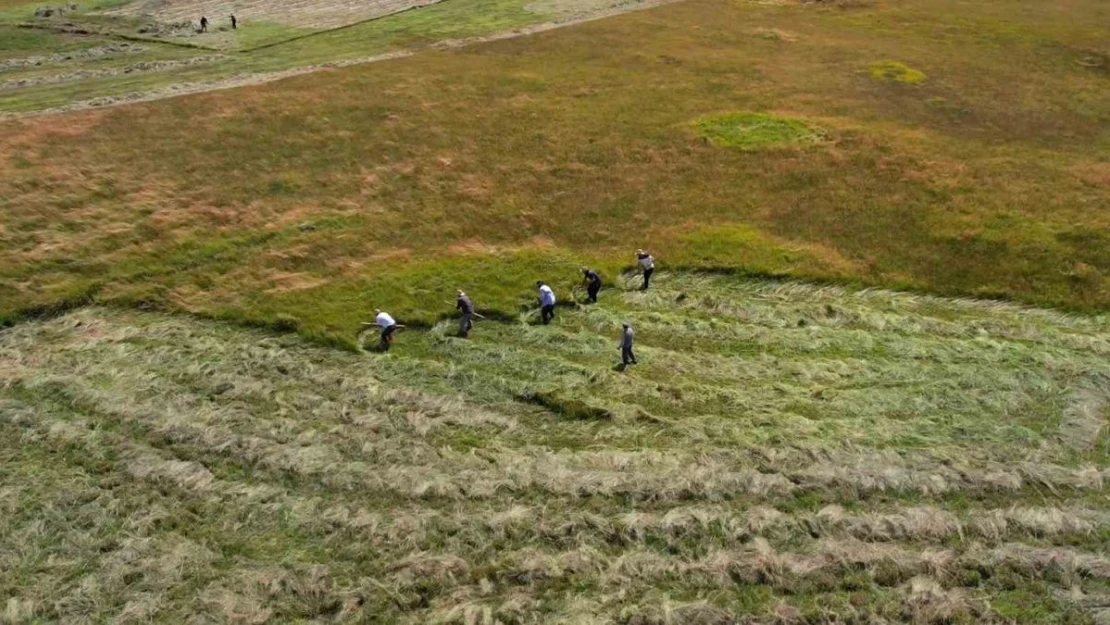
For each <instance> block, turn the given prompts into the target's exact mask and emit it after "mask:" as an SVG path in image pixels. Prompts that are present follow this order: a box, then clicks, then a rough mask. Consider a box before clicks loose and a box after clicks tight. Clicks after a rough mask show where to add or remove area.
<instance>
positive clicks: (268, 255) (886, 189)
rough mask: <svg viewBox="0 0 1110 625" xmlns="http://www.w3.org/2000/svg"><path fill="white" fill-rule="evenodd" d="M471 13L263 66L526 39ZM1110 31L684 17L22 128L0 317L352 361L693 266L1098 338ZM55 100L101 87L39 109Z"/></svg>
mask: <svg viewBox="0 0 1110 625" xmlns="http://www.w3.org/2000/svg"><path fill="white" fill-rule="evenodd" d="M467 1H468V0H451V1H450V2H444V3H442V4H439V5H436V6H433V7H429V8H428V9H421V10H419V11H415V12H411V13H407V14H405V16H408V17H405V18H404V20H408V21H403V20H402V21H382V22H376V23H375V24H377V26H372V27H371V26H367V28H376V29H378V30H377V31H373V32H377V34H378V36H379V37H380V38H377V37H370V38H366V36H367V33H369V32H372V31H367V30H362V31H359V30H352V29H349V30H345V31H338V32H336V33H332V34H330V35H328V36H327V37H329V38H316V37H312V38H309V39H304V40H300V41H297V42H292V43H290V44H287V45H283V46H278V47H275V48H272V49H268V50H267V51H262V52H265V54H264V55H262V54H261V52H260V55H259V59H260V58H261V57H262V56H270V57H274V60H273V61H272V62H273V63H274V64H275V66H276V65H278V64H281V63H285V62H287V60H288V59H289V58H290V57H294V56H300V57H303V58H304V59H307V60H309V61H311V60H313V59H320V60H323V59H324V58H325V57H326V56H327V53H328V50H329V46H334V49H331V53H333V54H339V55H340V56H342V55H343V54H355V51H356V49H360V50H362V52H360V53H365V52H366V51H369V50H386V49H389V47H388V46H387V45H386V46H385V47H378V46H379V44H380V43H381V42H383V41H390V40H391V39H390V37H393V36H396V37H400V38H401V39H402V40H404V41H407V42H410V43H411V42H412V41H415V40H416V39H414V37H418V36H419V35H420V34H421V33H422V34H423V36H427V37H428V40H429V41H434V40H438V39H441V38H443V37H450V36H456V35H465V34H466V33H468V32H473V33H477V32H491V31H494V30H497V29H500V28H503V27H506V26H508V25H510V24H512V23H514V21H513V20H514V19H515V18H511V17H506V16H510V15H511V12H506V11H508V8H507V7H509V5H510V4H512V3H511V2H508V0H506V2H508V4H505V5H504V6H501V5H498V6H499V7H501V8H499V9H497V10H498V11H501V12H500V13H497V12H496V11H494V12H492V13H490V12H487V13H481V12H473V13H468V10H469V9H468V5H467V4H466V2H467ZM514 6H519V5H514ZM1108 10H1110V9H1108V8H1107V5H1106V4H1105V3H1103V2H1098V1H1096V0H1075V1H1073V2H1069V3H1068V5H1067V9H1066V10H1065V9H1064V8H1063V5H1060V4H1058V3H1046V2H1042V1H1040V0H1035V1H1034V0H1019V1H1016V2H961V1H957V0H916V1H914V2H874V3H853V4H851V5H850V6H849V5H836V6H831V7H825V8H822V7H820V6H815V5H808V4H805V5H802V4H793V3H784V4H765V3H754V2H743V1H735V0H728V1H726V0H690V1H687V2H681V3H678V4H674V5H668V6H663V7H658V8H655V9H651V10H646V11H640V12H634V13H627V14H624V15H620V16H617V17H614V18H611V19H607V20H602V21H597V22H591V23H587V24H581V25H578V26H575V27H573V28H565V29H560V30H554V31H548V32H544V33H540V34H536V35H533V36H529V37H524V38H517V39H510V40H503V41H497V42H491V43H485V44H480V45H474V46H470V47H466V48H462V49H455V50H445V51H438V52H425V53H421V54H417V55H415V56H413V57H410V58H405V59H399V60H395V61H390V62H385V63H375V64H372V65H364V66H358V67H349V68H345V69H340V70H333V71H323V72H317V73H314V74H310V75H304V76H300V77H297V78H292V79H288V80H284V81H281V82H276V83H271V84H267V85H264V86H258V87H251V88H244V89H237V90H230V91H219V92H212V93H207V94H201V95H195V96H190V97H182V98H176V99H172V100H164V101H159V102H153V103H148V104H141V105H134V106H128V107H123V108H116V109H111V110H104V111H96V112H84V113H75V114H67V115H64V116H49V117H42V118H26V119H21V120H11V121H7V122H3V123H2V125H0V154H3V157H0V212H2V214H3V216H4V219H3V222H2V225H0V319H2V320H4V321H7V322H14V321H16V320H18V319H20V318H23V317H24V316H26V315H27V314H29V313H36V312H41V311H44V310H52V309H57V308H59V307H65V306H70V305H75V304H80V303H85V302H99V303H110V304H120V305H123V306H132V305H143V306H146V307H156V308H162V309H168V310H180V311H189V312H192V313H196V314H200V315H205V316H211V317H217V318H225V319H232V320H237V321H245V322H250V323H261V324H274V323H278V324H281V325H282V326H288V325H290V324H295V325H296V326H297V327H298V328H300V329H301V330H302V331H303V332H304V333H305V334H306V335H311V336H314V337H318V338H321V339H324V340H327V341H330V342H334V343H338V344H345V345H348V346H349V345H352V344H353V340H354V335H355V333H356V332H357V328H358V325H357V322H358V321H359V320H361V319H364V318H365V315H367V314H368V311H369V310H370V309H372V308H373V307H375V306H381V307H384V308H388V309H390V310H393V311H394V312H395V313H396V314H399V315H402V316H404V317H407V318H409V319H410V320H413V321H419V322H422V323H425V324H427V323H432V322H434V321H435V320H436V319H437V318H438V316H439V315H440V314H441V313H442V312H443V311H444V307H443V304H442V301H443V299H444V298H450V297H451V294H452V293H453V292H454V289H455V288H459V287H462V288H465V289H467V290H468V291H471V292H473V293H474V294H475V296H476V297H477V298H478V300H479V301H480V303H481V304H482V305H483V306H485V307H486V308H487V309H489V310H496V311H499V312H502V313H505V314H509V315H512V314H515V313H516V312H517V311H518V310H519V309H520V306H521V305H522V303H524V302H527V301H528V300H529V299H530V297H531V287H530V285H531V284H532V283H533V281H534V280H536V279H547V280H549V281H552V282H555V283H556V284H557V285H558V286H559V287H560V288H561V289H563V290H565V289H566V287H567V286H568V285H569V284H570V283H571V282H572V281H573V280H574V277H575V273H576V270H577V267H578V266H579V265H580V264H583V263H589V264H596V265H597V266H599V267H601V268H602V270H603V272H604V273H605V274H606V275H607V276H608V277H609V278H612V277H613V276H615V275H616V273H617V272H618V271H619V270H621V269H622V268H624V267H626V266H628V265H629V264H630V262H631V252H632V250H634V249H635V248H637V247H649V248H651V249H652V250H653V251H654V252H655V253H656V255H657V256H658V257H659V258H660V259H661V261H662V263H663V264H664V265H665V266H668V267H671V268H675V269H677V268H701V269H706V268H708V269H713V270H722V271H731V272H738V273H746V274H755V275H780V276H796V277H803V278H807V279H816V280H833V281H847V282H852V283H856V284H864V285H883V286H894V287H906V288H912V289H922V290H927V291H932V292H936V293H942V294H953V295H987V296H992V297H1003V298H1014V299H1017V300H1022V301H1026V302H1032V303H1038V304H1048V305H1053V306H1060V307H1065V308H1073V309H1081V310H1105V309H1106V307H1107V305H1108V304H1110V288H1108V285H1110V256H1108V250H1110V234H1108V233H1110V212H1108V211H1107V210H1106V209H1107V206H1108V205H1110V202H1108V200H1110V186H1108V185H1110V178H1108V172H1110V169H1108V167H1110V163H1108V161H1107V160H1106V155H1107V154H1108V153H1110V100H1108V99H1107V98H1105V97H1103V96H1104V95H1105V93H1106V92H1107V88H1108V87H1110V74H1108V73H1107V71H1106V64H1105V61H1106V59H1107V56H1106V55H1107V52H1108V51H1107V49H1106V47H1105V46H1106V41H1108V38H1107V35H1108V30H1107V28H1106V24H1108V23H1110V19H1107V11H1108ZM437 11H439V12H440V13H436V12H437ZM490 11H493V9H490ZM444 12H453V13H444ZM448 14H449V15H455V16H469V19H470V21H467V20H465V19H460V20H457V21H456V20H446V19H444V15H448ZM490 16H492V17H490ZM486 18H489V20H487V19H486ZM391 29H394V30H391ZM468 29H472V30H468ZM360 38H362V40H363V44H358V43H357V40H359V39H360ZM358 45H362V46H363V47H362V48H358ZM383 45H384V44H383ZM250 58H254V57H251V56H250V55H247V56H243V57H239V56H236V57H235V59H237V60H232V61H228V62H227V63H222V62H217V63H214V64H205V65H198V66H196V67H195V68H188V67H187V68H181V69H177V70H173V71H171V72H168V74H169V75H172V76H175V77H176V79H179V80H190V79H191V78H192V77H194V73H196V74H197V75H207V74H208V73H211V72H216V71H221V72H222V71H227V70H228V68H235V67H240V66H239V65H236V64H237V63H244V62H253V61H249V60H248V59H250ZM228 63H230V65H229V64H228ZM242 67H246V66H242ZM162 73H167V72H162ZM128 80H131V79H128ZM134 80H140V81H141V80H145V79H144V78H141V77H139V78H135V79H134ZM55 88H56V89H60V90H63V91H64V90H69V91H67V92H66V94H64V95H65V97H75V94H76V93H77V92H79V91H81V89H82V88H83V87H81V84H78V85H77V86H74V85H59V86H44V87H41V88H39V90H38V91H35V93H38V94H40V95H41V94H43V93H46V92H49V91H50V90H51V89H55ZM43 90H45V91H43ZM14 93H15V95H13V96H12V97H14V98H22V97H24V96H23V95H20V93H22V92H14ZM55 96H58V97H61V96H59V94H54V95H53V96H50V97H51V98H54V97H55ZM51 101H53V100H51ZM6 102H7V103H8V104H5V106H9V105H15V104H13V102H14V101H12V100H7V101H6ZM751 119H774V120H778V122H779V123H780V124H782V128H785V129H787V130H788V132H787V133H786V135H782V133H781V132H777V131H776V132H777V134H776V132H770V134H769V135H768V136H769V137H771V138H772V139H775V140H779V139H782V138H783V137H784V136H785V137H786V139H788V140H787V141H785V142H778V143H776V142H774V141H772V142H771V143H767V142H766V141H764V139H766V138H767V137H762V136H761V137H757V138H758V139H759V141H757V142H756V143H757V144H758V145H753V146H751V147H744V145H739V146H733V145H727V143H728V142H725V143H726V144H722V142H721V141H719V140H718V139H715V138H713V137H709V136H707V135H705V134H704V131H705V128H706V123H707V122H706V120H718V121H719V120H725V122H727V123H740V124H741V127H739V128H734V129H732V130H729V129H727V128H724V129H722V128H720V127H715V129H713V132H718V133H720V132H725V133H726V135H729V136H731V137H732V138H731V139H730V141H734V140H739V141H740V142H741V143H745V142H748V141H749V139H750V137H749V139H744V138H742V137H741V138H740V139H737V138H736V136H734V135H735V134H736V133H740V134H743V133H756V134H759V133H761V132H764V131H765V130H766V128H765V127H763V126H743V124H742V123H741V122H743V120H751ZM780 130H781V129H780ZM733 131H735V132H733ZM798 132H800V133H801V136H804V137H805V140H800V141H799V140H789V139H791V138H792V137H794V135H795V134H796V133H798ZM729 133H732V134H729ZM780 135H781V136H780ZM776 137H777V139H776Z"/></svg>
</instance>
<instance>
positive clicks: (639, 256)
mask: <svg viewBox="0 0 1110 625" xmlns="http://www.w3.org/2000/svg"><path fill="white" fill-rule="evenodd" d="M636 262H638V263H640V271H641V272H643V274H644V283H643V284H642V285H640V290H641V291H646V290H648V283H650V282H651V274H653V273H655V257H653V256H652V255H651V254H648V253H647V252H645V251H644V250H636Z"/></svg>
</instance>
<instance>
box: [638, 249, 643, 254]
mask: <svg viewBox="0 0 1110 625" xmlns="http://www.w3.org/2000/svg"><path fill="white" fill-rule="evenodd" d="M636 253H637V254H643V253H644V250H636Z"/></svg>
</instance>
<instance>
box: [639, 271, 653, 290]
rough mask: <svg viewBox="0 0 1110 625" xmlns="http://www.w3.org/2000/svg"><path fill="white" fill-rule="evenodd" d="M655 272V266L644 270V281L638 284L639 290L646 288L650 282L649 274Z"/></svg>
mask: <svg viewBox="0 0 1110 625" xmlns="http://www.w3.org/2000/svg"><path fill="white" fill-rule="evenodd" d="M653 273H655V267H652V268H651V269H645V270H644V283H643V284H642V285H641V286H640V290H641V291H646V290H648V284H649V283H650V282H651V274H653Z"/></svg>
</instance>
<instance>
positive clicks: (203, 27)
mask: <svg viewBox="0 0 1110 625" xmlns="http://www.w3.org/2000/svg"><path fill="white" fill-rule="evenodd" d="M200 32H202V33H206V32H208V18H207V17H204V16H203V15H201V16H200Z"/></svg>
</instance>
